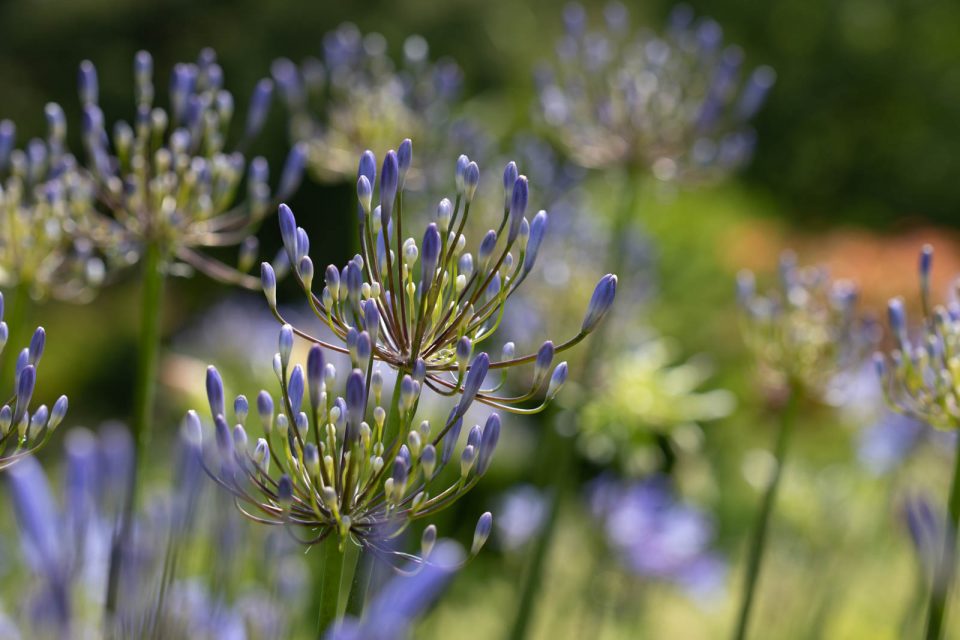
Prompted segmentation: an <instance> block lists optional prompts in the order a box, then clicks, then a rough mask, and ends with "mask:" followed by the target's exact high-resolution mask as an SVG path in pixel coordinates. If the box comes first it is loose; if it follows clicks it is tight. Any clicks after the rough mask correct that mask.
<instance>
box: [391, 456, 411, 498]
mask: <svg viewBox="0 0 960 640" xmlns="http://www.w3.org/2000/svg"><path fill="white" fill-rule="evenodd" d="M390 477H392V478H393V486H394V490H395V491H402V490H403V488H404V486H406V484H407V462H406V461H405V460H404V459H403V457H401V456H397V457H396V458H395V459H394V461H393V474H392V475H391V476H390Z"/></svg>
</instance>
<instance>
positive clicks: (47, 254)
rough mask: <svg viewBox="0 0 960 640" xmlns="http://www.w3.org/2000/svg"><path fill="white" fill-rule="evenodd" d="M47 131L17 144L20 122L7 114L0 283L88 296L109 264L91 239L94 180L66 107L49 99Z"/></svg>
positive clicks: (1, 146) (0, 144) (46, 293)
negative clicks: (74, 141) (74, 140)
mask: <svg viewBox="0 0 960 640" xmlns="http://www.w3.org/2000/svg"><path fill="white" fill-rule="evenodd" d="M44 112H45V114H46V116H47V137H46V139H40V138H34V139H31V140H29V141H28V142H27V144H26V145H25V146H24V148H23V149H18V148H16V144H15V134H16V127H15V126H14V124H13V122H11V121H9V120H3V121H0V216H2V219H0V230H2V234H0V286H2V287H3V288H5V289H10V288H13V287H18V286H19V287H25V288H26V289H27V290H28V292H29V293H30V295H31V297H33V298H46V297H53V298H57V299H61V300H70V301H85V300H88V299H89V298H90V297H91V296H92V294H93V292H94V291H95V289H96V287H97V285H99V284H100V282H101V281H102V280H103V275H104V264H103V261H102V260H101V259H100V257H99V256H98V255H97V253H96V250H95V247H94V245H93V244H92V243H91V242H90V240H89V239H88V237H89V235H90V229H89V227H90V225H92V224H94V223H95V218H94V216H93V198H94V185H93V182H92V181H91V180H90V179H89V178H88V177H87V175H86V174H85V173H84V172H83V171H82V170H80V168H79V167H78V165H77V161H76V159H75V158H74V157H73V156H72V155H71V154H70V153H69V152H68V150H67V148H66V135H67V125H66V118H65V117H64V114H63V109H61V108H60V106H59V105H57V104H54V103H50V104H48V105H47V106H46V108H45V110H44Z"/></svg>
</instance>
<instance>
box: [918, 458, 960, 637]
mask: <svg viewBox="0 0 960 640" xmlns="http://www.w3.org/2000/svg"><path fill="white" fill-rule="evenodd" d="M947 512H948V513H949V515H950V520H949V522H948V523H947V526H946V527H944V536H943V553H942V554H941V556H940V562H939V563H937V568H936V570H935V573H934V580H933V589H932V590H931V591H930V607H929V609H928V614H927V632H926V635H925V637H926V638H927V640H940V638H942V637H943V623H944V620H945V619H946V613H947V600H948V598H949V596H950V588H951V587H952V586H953V579H954V576H955V575H956V573H957V569H956V561H957V558H956V550H957V528H958V527H960V439H958V440H957V451H956V454H955V456H954V461H953V480H952V481H951V483H950V497H949V498H948V501H947Z"/></svg>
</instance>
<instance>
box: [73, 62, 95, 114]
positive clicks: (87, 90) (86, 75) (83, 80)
mask: <svg viewBox="0 0 960 640" xmlns="http://www.w3.org/2000/svg"><path fill="white" fill-rule="evenodd" d="M77 85H78V87H79V90H80V102H81V103H83V105H84V106H86V105H90V104H96V103H97V101H98V100H99V97H100V83H99V82H98V81H97V68H96V67H94V66H93V63H92V62H90V61H89V60H84V61H83V62H81V63H80V70H79V73H78V75H77Z"/></svg>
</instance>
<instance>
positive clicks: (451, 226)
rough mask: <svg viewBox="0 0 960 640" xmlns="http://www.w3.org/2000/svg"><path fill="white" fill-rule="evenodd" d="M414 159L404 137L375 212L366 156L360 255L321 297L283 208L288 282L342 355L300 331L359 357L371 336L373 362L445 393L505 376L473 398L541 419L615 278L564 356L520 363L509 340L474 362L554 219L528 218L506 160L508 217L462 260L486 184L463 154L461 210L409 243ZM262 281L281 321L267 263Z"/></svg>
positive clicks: (449, 206) (548, 349)
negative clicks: (292, 279) (524, 372)
mask: <svg viewBox="0 0 960 640" xmlns="http://www.w3.org/2000/svg"><path fill="white" fill-rule="evenodd" d="M412 154H413V148H412V144H411V142H410V140H409V139H407V140H404V141H403V143H402V144H401V145H400V147H399V150H398V151H396V152H394V151H389V152H387V154H386V155H385V157H384V161H383V167H382V169H381V173H380V190H379V191H380V193H379V196H380V204H379V206H376V207H374V206H373V202H374V200H373V185H374V183H375V182H376V161H375V158H374V156H373V153H371V152H370V151H366V152H364V154H363V155H362V156H361V159H360V164H359V171H358V173H359V177H358V182H357V194H358V198H359V202H360V206H359V207H358V209H359V211H358V214H359V221H358V222H359V235H360V239H361V253H360V254H358V255H356V256H355V257H354V258H353V259H352V260H351V261H350V262H348V263H347V264H346V266H344V267H343V269H338V268H337V267H335V266H334V265H330V266H328V267H327V269H326V272H325V274H324V281H325V286H324V288H323V290H322V292H321V295H320V296H319V297H318V296H317V295H315V294H314V293H313V281H314V266H313V261H312V260H311V259H310V257H309V255H308V254H309V248H310V241H309V238H308V237H307V234H306V232H305V231H304V230H303V229H302V228H298V227H297V224H296V220H295V219H294V216H293V213H292V212H291V211H290V209H289V208H287V207H286V206H284V205H281V207H280V231H281V235H282V238H283V243H284V246H285V248H286V251H287V255H288V259H289V261H290V263H291V264H292V265H293V272H294V274H295V276H296V278H297V280H298V282H299V283H300V285H301V287H302V289H303V291H304V293H306V295H307V300H308V302H309V303H310V306H311V308H312V309H313V311H314V313H315V314H316V316H317V317H318V318H320V320H322V321H323V322H324V323H325V324H327V325H328V326H329V328H330V330H331V331H333V333H334V335H335V336H336V337H337V338H338V339H339V340H341V341H343V345H344V346H341V345H338V344H331V343H328V342H325V341H323V340H321V339H319V338H317V337H314V336H311V335H309V334H307V333H306V332H304V331H301V330H297V333H298V334H299V335H301V336H303V337H304V338H307V339H308V340H311V341H312V342H314V343H316V344H319V345H321V346H323V347H324V348H327V349H330V350H333V351H338V352H341V353H346V352H351V353H352V352H353V351H354V350H355V349H356V345H357V337H358V335H359V333H360V332H361V331H364V332H365V333H366V334H367V335H368V336H369V340H370V348H371V352H372V354H373V356H374V357H375V358H376V359H378V360H381V361H383V362H385V363H386V364H388V365H389V366H390V367H392V368H395V369H398V370H402V371H406V372H410V373H414V374H415V375H416V376H417V377H419V378H420V379H421V381H422V382H423V383H424V384H426V386H427V387H429V388H430V389H432V390H433V391H436V392H438V393H440V394H442V395H448V396H449V395H455V394H457V393H463V392H464V391H465V386H464V385H465V379H466V378H467V377H468V375H470V374H472V373H473V368H474V367H477V366H480V367H482V375H480V376H479V380H480V381H482V380H483V378H484V377H485V375H486V373H487V369H503V370H504V373H503V375H502V376H501V381H500V383H499V384H497V385H496V386H495V387H493V388H492V389H479V387H478V388H477V389H476V390H475V398H476V400H478V401H479V402H482V403H485V404H488V405H490V406H493V407H495V408H499V409H504V410H507V411H512V412H516V413H531V412H536V411H539V410H541V409H542V408H543V407H544V406H546V403H547V402H549V400H550V399H552V398H553V397H554V396H555V395H556V393H557V392H558V391H559V389H560V387H561V386H562V384H563V383H564V382H565V380H566V377H567V365H566V363H565V362H561V363H560V364H558V365H556V366H554V364H553V362H554V356H555V355H556V354H557V353H559V352H562V351H564V350H566V349H568V348H570V347H572V346H574V345H576V344H577V343H578V342H580V341H581V340H583V338H585V337H586V336H587V335H588V334H589V333H590V332H591V331H593V330H594V329H595V328H596V326H597V325H598V323H599V322H600V321H601V320H602V318H603V317H604V316H605V315H606V313H607V311H608V310H609V309H610V306H611V305H612V304H613V300H614V297H615V295H616V284H617V278H616V276H615V275H610V274H608V275H606V276H604V277H603V278H601V279H600V282H599V283H598V284H597V286H596V289H595V290H594V293H593V297H592V298H591V300H590V303H589V306H588V308H587V312H586V315H585V317H584V319H583V322H582V324H581V328H580V331H579V332H578V333H577V335H576V336H574V337H573V338H572V339H570V340H567V341H566V342H564V343H562V344H560V345H557V346H554V344H553V342H551V341H549V340H548V341H546V342H544V343H543V344H542V346H541V347H540V348H539V350H538V351H537V352H536V353H531V354H528V355H523V356H517V355H516V354H515V353H514V349H515V347H514V343H513V342H507V343H506V344H505V345H504V346H503V351H502V355H501V358H500V359H499V360H496V361H493V362H491V361H490V359H489V358H488V357H487V356H486V354H481V356H478V357H477V358H475V359H473V360H472V364H471V358H473V353H474V349H475V348H476V347H477V345H479V344H480V343H482V342H483V341H484V340H487V339H488V338H490V337H491V336H492V335H493V334H494V333H495V332H496V330H497V328H498V326H499V324H500V322H501V320H502V316H503V312H504V308H505V305H506V302H507V299H508V298H509V297H510V296H511V295H513V294H514V293H515V292H516V291H517V289H518V287H519V286H520V284H522V283H523V281H524V280H525V279H526V277H527V275H528V274H529V273H530V272H531V270H532V269H533V266H534V263H535V262H536V259H537V255H538V252H539V249H540V245H541V242H542V240H543V237H544V234H545V233H546V227H547V213H546V211H540V212H539V213H537V215H536V216H534V218H533V220H532V221H528V220H527V218H526V217H525V213H526V209H527V198H528V185H527V179H526V177H525V176H522V175H520V174H519V172H518V170H517V166H516V164H514V163H512V162H511V163H509V164H508V165H507V167H506V169H505V170H504V174H503V189H504V190H503V194H504V201H503V215H502V217H501V219H500V223H499V226H498V229H497V230H493V229H491V230H489V231H488V232H487V233H486V234H485V235H484V237H483V239H482V241H481V242H480V245H479V247H478V248H477V252H476V254H475V255H474V254H473V253H470V252H467V251H465V248H466V244H467V241H466V237H465V236H464V235H463V230H464V226H465V225H466V223H467V219H468V217H469V214H470V205H471V203H472V201H473V199H474V195H475V193H476V189H477V185H478V183H479V181H480V169H479V167H478V166H477V164H476V163H475V162H471V161H470V160H469V158H467V157H466V156H460V158H459V160H458V161H457V164H456V172H455V178H456V188H457V193H456V198H455V200H454V201H453V202H451V201H450V200H449V199H447V198H444V199H443V200H441V201H440V203H439V204H438V205H437V210H436V217H435V222H431V223H430V224H428V225H427V228H426V230H425V232H424V234H423V240H422V242H421V244H420V245H419V246H418V245H417V243H416V241H415V240H414V239H413V238H407V239H405V240H404V239H403V220H404V218H403V199H402V192H403V187H404V182H405V179H406V175H407V171H408V170H409V167H410V166H411V161H412ZM394 246H395V250H394V248H393V247H394ZM514 251H516V252H517V256H516V257H515V255H514V253H513V252H514ZM417 267H419V274H418V273H417V270H418V269H417ZM262 281H263V289H264V292H265V294H266V296H267V299H268V303H269V304H270V307H271V309H273V310H274V312H275V314H276V315H277V318H278V320H280V321H283V318H282V317H281V316H280V314H279V312H277V311H276V277H275V274H274V271H273V269H272V268H271V267H270V265H269V264H266V263H264V265H263V271H262ZM529 363H532V364H533V365H534V371H533V376H532V381H531V385H530V388H529V390H528V391H527V392H526V393H524V394H522V395H519V396H508V395H505V394H498V393H497V392H498V391H499V390H500V389H501V387H502V386H503V385H504V382H505V378H506V372H505V370H506V369H507V368H510V367H514V366H519V365H525V364H529ZM551 369H552V373H551ZM468 371H469V372H470V373H469V374H468ZM541 393H543V394H544V399H543V400H542V401H541V402H540V403H539V404H538V405H537V406H535V407H533V408H524V407H523V406H522V405H524V404H527V403H529V402H530V401H531V400H534V399H536V398H537V397H538V396H539V395H540V394H541Z"/></svg>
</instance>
